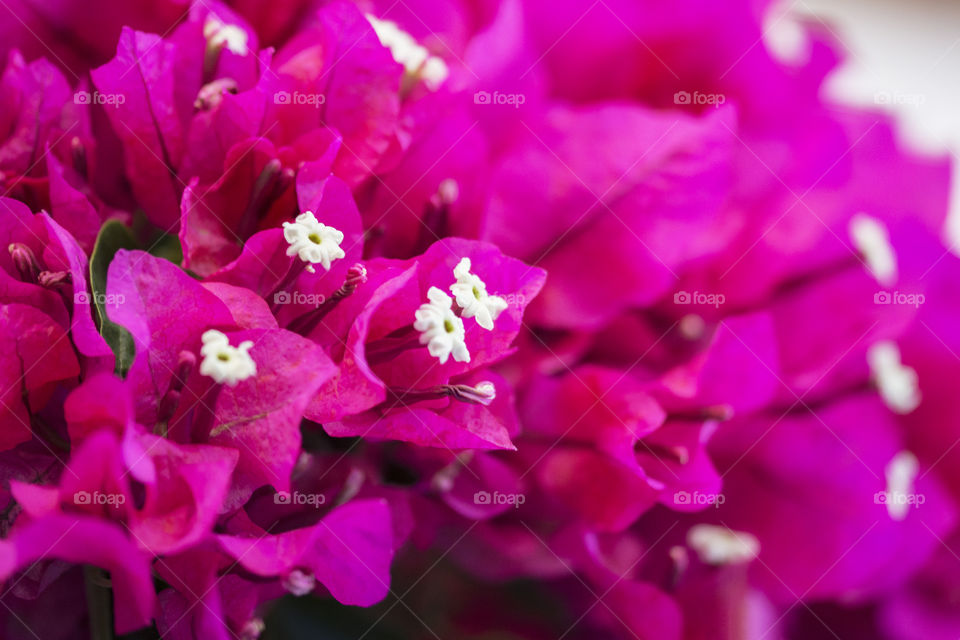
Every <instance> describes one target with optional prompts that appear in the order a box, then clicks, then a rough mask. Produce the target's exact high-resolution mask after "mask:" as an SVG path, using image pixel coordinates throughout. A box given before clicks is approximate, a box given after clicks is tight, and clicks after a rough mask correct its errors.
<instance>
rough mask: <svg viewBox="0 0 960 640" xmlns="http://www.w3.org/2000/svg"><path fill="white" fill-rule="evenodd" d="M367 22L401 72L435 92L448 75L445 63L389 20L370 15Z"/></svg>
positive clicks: (367, 16)
mask: <svg viewBox="0 0 960 640" xmlns="http://www.w3.org/2000/svg"><path fill="white" fill-rule="evenodd" d="M366 18H367V21H368V22H369V23H370V25H371V26H372V27H373V31H374V32H375V33H376V34H377V39H378V40H380V44H382V45H383V46H385V47H386V48H388V49H390V55H391V56H393V59H394V60H395V61H396V62H397V63H399V64H402V65H403V72H404V74H406V75H407V76H409V77H411V78H416V79H420V80H423V82H424V84H426V85H427V88H428V89H430V90H431V91H436V90H437V88H439V87H440V85H441V84H443V82H444V81H445V80H446V79H447V76H449V75H450V70H449V69H448V68H447V63H446V62H444V61H443V59H442V58H438V57H437V56H432V55H430V52H429V51H427V49H426V48H425V47H423V46H421V45H420V44H418V43H417V41H416V40H415V39H414V37H413V36H411V35H410V34H409V33H407V32H406V31H404V30H403V29H401V28H400V27H399V26H397V23H395V22H391V21H390V20H380V19H379V18H376V17H374V16H372V15H370V14H367V15H366Z"/></svg>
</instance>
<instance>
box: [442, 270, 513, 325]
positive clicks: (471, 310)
mask: <svg viewBox="0 0 960 640" xmlns="http://www.w3.org/2000/svg"><path fill="white" fill-rule="evenodd" d="M453 275H454V276H456V278H457V282H456V283H455V284H452V285H450V291H451V292H452V293H453V296H454V297H455V298H456V299H457V305H459V306H460V308H461V309H463V313H462V314H461V315H462V316H463V317H464V318H475V319H476V321H477V324H478V325H480V326H481V327H483V328H484V329H486V330H487V331H490V330H492V329H493V321H494V320H496V319H497V316H499V315H500V314H501V313H502V312H503V310H504V309H506V308H507V301H506V300H504V299H503V298H501V297H500V296H491V295H489V294H487V285H485V284H484V283H483V280H481V279H480V278H479V277H477V276H475V275H474V274H472V273H470V258H463V259H462V260H460V263H459V264H457V266H456V267H454V269H453Z"/></svg>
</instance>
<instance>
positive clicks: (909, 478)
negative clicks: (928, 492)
mask: <svg viewBox="0 0 960 640" xmlns="http://www.w3.org/2000/svg"><path fill="white" fill-rule="evenodd" d="M919 471H920V463H919V462H918V461H917V457H916V456H915V455H913V454H912V453H910V452H909V451H901V452H899V453H897V455H895V456H893V459H891V460H890V462H889V463H888V464H887V466H886V468H885V469H884V475H885V476H886V479H887V500H886V505H887V513H889V514H890V517H891V518H892V519H893V520H903V519H904V518H906V517H907V511H908V510H909V509H910V502H909V501H908V500H907V499H906V498H908V497H909V496H911V495H912V494H913V481H914V480H915V479H916V477H917V473H918V472H919Z"/></svg>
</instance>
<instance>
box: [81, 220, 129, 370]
mask: <svg viewBox="0 0 960 640" xmlns="http://www.w3.org/2000/svg"><path fill="white" fill-rule="evenodd" d="M136 246H137V244H136V242H135V241H134V239H133V234H132V233H131V232H130V229H128V228H127V227H126V225H124V224H123V223H122V222H120V221H119V220H108V221H107V222H105V223H104V224H103V226H102V227H100V233H99V234H97V242H96V244H95V245H94V247H93V253H92V254H91V256H90V288H91V289H92V291H93V303H94V308H95V309H96V313H95V314H94V318H95V319H96V321H97V327H98V328H99V329H100V335H101V336H103V339H104V340H105V341H106V342H107V344H108V345H109V346H110V349H112V350H113V355H114V357H115V360H114V363H115V364H114V367H113V371H114V373H116V374H117V375H118V376H120V377H121V378H124V377H126V375H127V372H128V371H129V370H130V365H132V364H133V357H134V355H136V347H135V346H134V344H133V336H132V335H130V332H129V331H127V330H126V329H124V328H123V327H121V326H120V325H118V324H116V323H115V322H111V320H110V318H108V317H107V310H106V304H105V303H106V295H107V268H108V267H109V266H110V262H111V261H112V260H113V256H115V255H116V254H117V251H119V250H120V249H134V248H136Z"/></svg>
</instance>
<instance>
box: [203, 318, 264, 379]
mask: <svg viewBox="0 0 960 640" xmlns="http://www.w3.org/2000/svg"><path fill="white" fill-rule="evenodd" d="M200 340H201V341H202V342H203V346H202V347H201V348H200V355H201V356H203V362H201V363H200V373H201V374H202V375H205V376H209V377H211V378H213V379H214V381H216V382H218V383H219V384H225V385H228V386H231V387H234V386H236V385H237V383H238V382H240V381H241V380H246V379H247V378H249V377H251V376H255V375H257V363H256V362H254V361H253V358H251V357H250V353H249V351H250V349H251V348H252V347H253V342H251V341H250V340H244V341H243V342H241V343H240V345H239V346H237V347H232V346H230V340H229V339H228V338H227V336H226V335H225V334H223V333H222V332H220V331H217V330H216V329H210V330H209V331H205V332H204V333H203V336H201V338H200Z"/></svg>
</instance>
